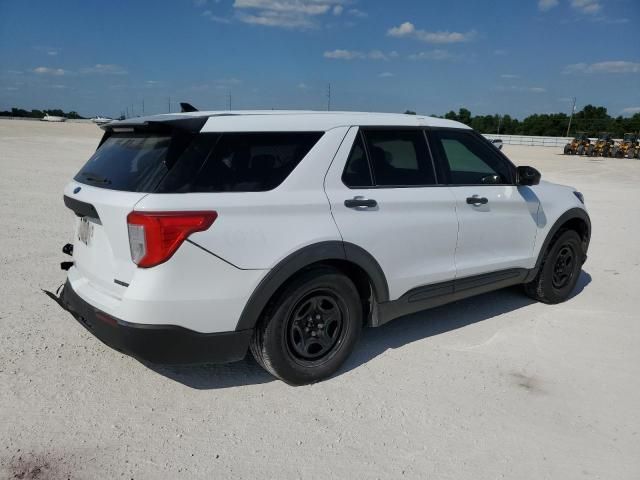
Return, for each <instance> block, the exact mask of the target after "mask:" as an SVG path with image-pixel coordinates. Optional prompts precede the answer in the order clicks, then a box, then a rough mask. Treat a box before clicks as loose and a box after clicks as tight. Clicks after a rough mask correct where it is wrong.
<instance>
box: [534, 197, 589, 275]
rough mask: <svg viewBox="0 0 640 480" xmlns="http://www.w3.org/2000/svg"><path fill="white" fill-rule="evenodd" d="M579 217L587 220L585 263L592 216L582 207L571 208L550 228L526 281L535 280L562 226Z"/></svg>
mask: <svg viewBox="0 0 640 480" xmlns="http://www.w3.org/2000/svg"><path fill="white" fill-rule="evenodd" d="M574 219H579V220H582V221H584V222H585V224H586V226H587V232H586V236H585V238H584V239H583V249H584V259H583V263H584V261H585V260H586V258H587V249H588V248H589V241H590V240H591V218H589V214H588V213H587V212H586V211H585V210H583V209H582V208H571V209H569V210H567V211H566V212H564V213H563V214H562V215H560V216H559V217H558V219H557V220H556V221H555V223H554V224H553V226H552V227H551V228H550V229H549V232H548V233H547V236H546V238H545V239H544V242H543V243H542V247H541V248H540V252H539V253H538V260H536V266H535V267H534V268H533V269H532V270H531V272H530V274H529V276H528V278H527V280H526V281H530V280H533V279H534V278H535V277H536V275H537V274H538V270H539V269H540V266H541V264H542V260H543V259H544V255H545V253H546V252H547V251H548V250H549V247H550V245H551V241H552V240H553V239H554V237H555V236H556V234H557V233H558V231H559V230H560V229H561V228H562V226H563V225H564V224H566V223H567V222H569V221H570V220H574Z"/></svg>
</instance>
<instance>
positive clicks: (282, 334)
mask: <svg viewBox="0 0 640 480" xmlns="http://www.w3.org/2000/svg"><path fill="white" fill-rule="evenodd" d="M362 324H363V308H362V301H361V300H360V295H359V294H358V290H357V289H356V287H355V285H354V284H353V282H352V281H351V280H350V279H349V278H348V277H347V276H345V275H343V274H342V273H340V272H339V271H338V270H336V269H334V268H330V267H319V268H314V269H312V270H309V271H306V272H303V273H301V274H300V275H298V276H296V277H295V278H294V279H293V280H292V281H290V282H289V283H288V284H287V285H286V286H285V287H284V288H283V289H282V291H281V292H280V293H279V294H277V296H276V297H275V298H274V299H273V300H272V302H271V303H270V305H268V306H267V309H266V311H265V313H264V315H263V318H262V319H261V321H260V323H259V325H258V326H257V328H256V332H255V333H254V335H253V338H252V340H251V344H250V348H251V353H252V354H253V356H254V357H255V359H256V361H257V362H258V363H259V364H260V365H261V366H262V367H263V368H264V369H265V370H267V371H268V372H269V373H271V374H272V375H274V376H275V377H278V378H279V379H281V380H284V381H285V382H287V383H288V384H290V385H306V384H309V383H314V382H317V381H319V380H323V379H325V378H327V377H329V376H331V375H332V374H333V373H335V372H336V371H337V370H338V368H340V366H341V365H342V364H343V363H344V361H345V360H346V359H347V357H348V356H349V354H350V353H351V352H352V350H353V348H354V346H355V344H356V343H357V341H358V339H359V338H360V332H361V330H362Z"/></svg>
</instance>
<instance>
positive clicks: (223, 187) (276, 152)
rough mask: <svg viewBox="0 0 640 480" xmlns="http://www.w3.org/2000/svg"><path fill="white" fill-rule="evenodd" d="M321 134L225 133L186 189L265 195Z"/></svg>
mask: <svg viewBox="0 0 640 480" xmlns="http://www.w3.org/2000/svg"><path fill="white" fill-rule="evenodd" d="M322 135H323V134H322V133H321V132H290V133H289V132H273V133H223V134H222V135H221V137H220V139H219V140H218V141H217V143H216V145H215V148H214V149H213V152H212V153H211V155H209V156H208V158H207V160H206V161H205V163H204V165H203V166H202V167H201V168H200V170H199V171H198V172H197V173H196V174H195V176H194V177H193V180H192V181H191V182H190V183H189V184H187V185H185V186H184V188H183V189H185V190H186V191H190V192H262V191H266V190H272V189H274V188H276V187H277V186H278V185H280V184H281V183H282V182H283V181H284V179H285V178H287V176H289V174H290V173H291V172H292V171H293V169H294V168H296V166H297V165H298V163H300V161H301V160H302V159H303V158H304V157H305V156H306V155H307V153H309V150H311V148H313V146H314V145H315V144H316V142H317V141H318V140H319V139H320V137H322Z"/></svg>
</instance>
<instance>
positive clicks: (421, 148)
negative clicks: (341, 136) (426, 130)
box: [363, 129, 436, 187]
mask: <svg viewBox="0 0 640 480" xmlns="http://www.w3.org/2000/svg"><path fill="white" fill-rule="evenodd" d="M363 134H364V137H365V138H366V141H367V149H368V153H369V159H370V161H371V168H372V170H373V178H374V181H375V184H376V185H378V186H399V187H400V186H412V185H415V186H417V185H432V184H435V183H436V181H435V174H434V171H433V166H432V164H431V159H430V157H429V153H428V151H427V145H426V142H425V139H424V134H423V133H422V131H421V130H400V129H390V130H382V129H367V130H364V132H363Z"/></svg>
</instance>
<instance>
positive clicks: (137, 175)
mask: <svg viewBox="0 0 640 480" xmlns="http://www.w3.org/2000/svg"><path fill="white" fill-rule="evenodd" d="M170 143H171V137H168V136H149V135H140V134H138V135H136V134H133V133H128V134H116V135H113V136H111V137H109V138H108V139H107V140H106V141H105V142H104V143H103V144H102V145H101V146H100V148H98V150H96V153H94V154H93V156H92V157H91V158H90V159H89V161H88V162H87V163H86V164H85V166H84V167H82V169H81V170H80V171H79V172H78V174H77V175H76V176H75V180H76V181H78V182H81V183H87V184H89V185H95V186H98V187H102V188H109V189H112V190H126V191H128V192H149V191H151V190H152V189H153V188H154V186H155V185H157V183H158V180H159V178H162V177H163V176H164V175H166V173H167V171H168V169H167V165H166V158H167V152H168V150H169V144H170Z"/></svg>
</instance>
